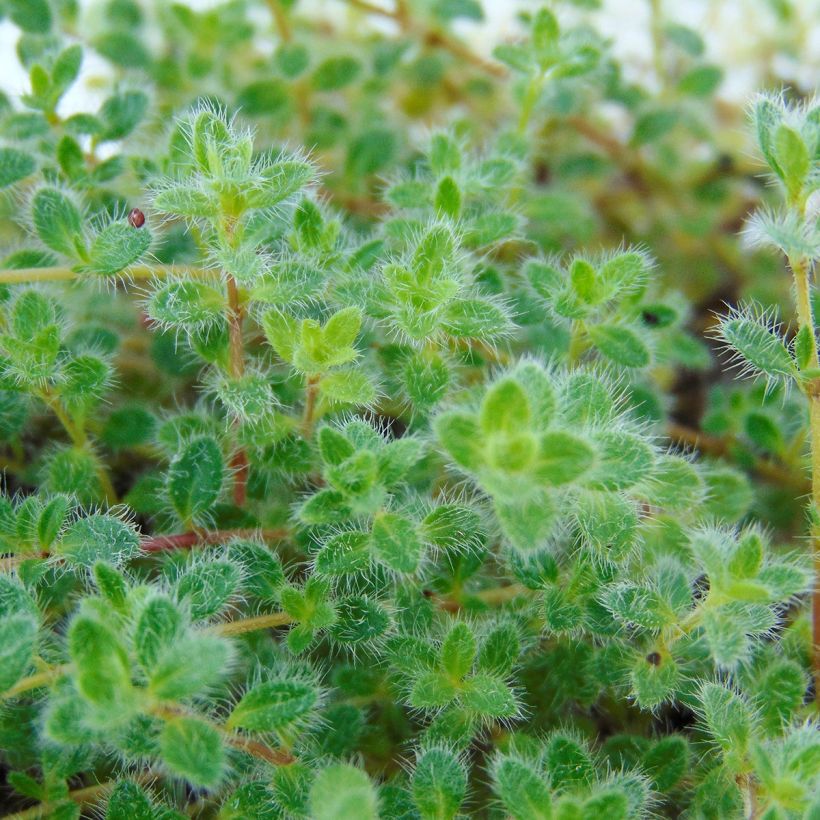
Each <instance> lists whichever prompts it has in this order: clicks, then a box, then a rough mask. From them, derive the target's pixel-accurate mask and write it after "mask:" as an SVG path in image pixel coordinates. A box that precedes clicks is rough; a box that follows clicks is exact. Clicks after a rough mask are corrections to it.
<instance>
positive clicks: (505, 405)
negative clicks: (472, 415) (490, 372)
mask: <svg viewBox="0 0 820 820" xmlns="http://www.w3.org/2000/svg"><path fill="white" fill-rule="evenodd" d="M530 416H531V409H530V404H529V400H528V399H527V394H526V393H525V392H524V390H523V389H522V387H521V385H520V384H519V383H518V382H517V381H515V380H513V379H510V378H506V379H502V380H501V381H498V382H496V383H495V384H494V385H493V386H492V387H491V388H490V389H489V390H488V391H487V393H486V395H485V396H484V399H483V400H482V402H481V414H480V420H481V429H482V430H483V431H484V432H486V433H496V432H509V433H519V432H521V431H522V430H526V429H527V427H529V424H530Z"/></svg>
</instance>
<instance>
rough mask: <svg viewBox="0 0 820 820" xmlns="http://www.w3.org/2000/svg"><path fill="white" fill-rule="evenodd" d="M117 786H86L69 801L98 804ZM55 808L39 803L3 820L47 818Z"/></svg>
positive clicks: (111, 783) (70, 795) (110, 782)
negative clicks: (97, 802)
mask: <svg viewBox="0 0 820 820" xmlns="http://www.w3.org/2000/svg"><path fill="white" fill-rule="evenodd" d="M151 777H153V774H151V776H150V777H149V776H148V774H147V773H146V774H144V775H137V779H138V780H143V781H147V780H150V779H151ZM116 785H117V781H116V780H108V781H106V782H105V783H95V784H94V785H93V786H85V787H84V788H82V789H75V790H74V791H71V792H69V793H68V794H67V795H66V798H67V799H68V800H71V801H73V802H74V803H77V804H78V805H80V806H85V805H87V804H89V803H94V802H96V801H97V800H98V799H99V798H101V797H104V796H105V795H106V794H107V793H108V792H110V791H111V790H112V789H113V788H114V787H115V786H116ZM54 808H55V806H54V804H53V803H38V804H37V805H36V806H32V807H31V808H30V809H24V810H23V811H18V812H15V813H14V814H7V815H5V816H4V817H3V818H2V820H38V818H41V817H47V816H48V815H49V814H50V812H51V811H52V810H53V809H54Z"/></svg>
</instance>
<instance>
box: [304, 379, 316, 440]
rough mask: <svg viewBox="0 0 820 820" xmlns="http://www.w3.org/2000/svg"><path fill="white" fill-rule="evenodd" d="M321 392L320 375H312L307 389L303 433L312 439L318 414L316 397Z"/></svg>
mask: <svg viewBox="0 0 820 820" xmlns="http://www.w3.org/2000/svg"><path fill="white" fill-rule="evenodd" d="M318 393H319V377H318V376H310V377H309V378H308V381H307V390H306V391H305V410H304V413H303V414H302V435H303V436H304V437H305V438H306V439H310V438H311V436H312V435H313V423H314V421H315V419H314V416H315V415H316V397H317V395H318Z"/></svg>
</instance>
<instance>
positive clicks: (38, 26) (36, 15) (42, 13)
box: [6, 0, 52, 34]
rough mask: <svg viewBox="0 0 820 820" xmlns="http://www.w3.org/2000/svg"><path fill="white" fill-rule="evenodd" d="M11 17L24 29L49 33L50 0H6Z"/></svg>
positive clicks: (50, 20)
mask: <svg viewBox="0 0 820 820" xmlns="http://www.w3.org/2000/svg"><path fill="white" fill-rule="evenodd" d="M6 5H7V6H8V8H9V11H10V16H11V19H12V21H13V22H14V23H16V24H17V25H18V26H20V28H21V29H23V31H28V32H31V33H32V34H48V32H49V31H50V30H51V22H52V15H51V7H50V6H49V4H48V0H6Z"/></svg>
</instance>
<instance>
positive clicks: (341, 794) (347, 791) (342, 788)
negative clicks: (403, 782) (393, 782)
mask: <svg viewBox="0 0 820 820" xmlns="http://www.w3.org/2000/svg"><path fill="white" fill-rule="evenodd" d="M309 804H310V817H311V818H313V820H378V817H379V811H378V797H377V795H376V789H375V788H374V787H373V784H372V783H371V782H370V778H368V776H367V774H366V773H365V772H363V771H362V770H361V769H357V768H356V767H355V766H352V765H351V764H349V763H334V764H331V765H330V766H327V767H326V768H324V769H321V770H320V771H319V773H318V775H317V776H316V779H315V780H314V781H313V785H312V786H311V788H310V797H309Z"/></svg>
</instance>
